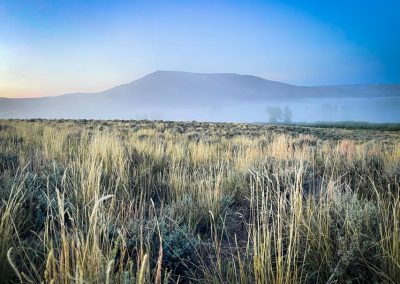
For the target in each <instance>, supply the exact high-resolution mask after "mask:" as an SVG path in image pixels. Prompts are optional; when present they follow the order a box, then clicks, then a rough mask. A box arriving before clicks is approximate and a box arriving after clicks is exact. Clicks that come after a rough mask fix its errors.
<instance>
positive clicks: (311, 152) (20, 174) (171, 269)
mask: <svg viewBox="0 0 400 284" xmlns="http://www.w3.org/2000/svg"><path fill="white" fill-rule="evenodd" d="M0 126H1V127H0V200H1V203H0V282H1V283H18V282H24V283H152V282H154V283H350V282H351V283H353V282H354V283H371V282H377V283H382V282H383V283H396V282H397V279H400V224H399V220H400V219H399V217H400V133H399V132H398V131H394V130H393V129H390V131H386V130H385V129H359V128H358V129H342V128H341V129H335V130H333V129H332V128H329V127H327V126H324V127H309V126H293V125H292V126H284V125H276V126H273V125H254V124H223V123H199V122H190V123H189V122H188V123H183V122H168V121H91V120H81V121H73V120H60V121H46V120H2V121H0Z"/></svg>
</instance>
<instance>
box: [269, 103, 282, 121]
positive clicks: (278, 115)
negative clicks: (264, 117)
mask: <svg viewBox="0 0 400 284" xmlns="http://www.w3.org/2000/svg"><path fill="white" fill-rule="evenodd" d="M267 113H268V116H269V118H268V121H269V122H270V123H277V122H278V121H279V120H281V119H282V109H281V107H279V106H270V107H268V108H267Z"/></svg>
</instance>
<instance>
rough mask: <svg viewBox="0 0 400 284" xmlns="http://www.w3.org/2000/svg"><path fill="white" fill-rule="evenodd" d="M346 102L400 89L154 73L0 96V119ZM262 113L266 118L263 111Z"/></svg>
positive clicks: (175, 116) (230, 111)
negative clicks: (76, 88) (116, 82)
mask: <svg viewBox="0 0 400 284" xmlns="http://www.w3.org/2000/svg"><path fill="white" fill-rule="evenodd" d="M349 99H354V100H356V101H357V100H358V101H360V100H361V101H362V102H364V101H365V100H367V101H368V100H371V99H373V100H376V99H378V100H380V101H382V100H383V101H384V102H385V103H387V101H388V102H389V105H391V106H393V103H390V102H391V101H392V100H394V101H395V103H394V105H396V106H397V103H398V101H399V100H400V85H383V84H379V85H343V86H314V87H304V86H295V85H290V84H285V83H280V82H275V81H270V80H266V79H263V78H260V77H256V76H250V75H238V74H233V73H215V74H202V73H189V72H177V71H157V72H154V73H151V74H149V75H147V76H145V77H143V78H141V79H138V80H135V81H133V82H130V83H128V84H124V85H120V86H117V87H114V88H111V89H109V90H106V91H103V92H99V93H76V94H66V95H62V96H58V97H42V98H30V99H7V98H0V118H95V119H131V118H133V119H138V118H150V119H151V118H156V119H172V120H229V121H253V120H257V121H259V119H258V118H257V116H255V115H254V113H252V112H253V111H252V109H254V110H256V109H257V111H258V112H263V109H265V108H266V106H267V105H282V106H283V105H289V106H291V105H292V104H298V103H300V104H303V105H304V106H305V109H304V110H305V111H306V110H307V102H310V103H311V102H312V103H311V104H315V103H316V102H321V104H323V105H325V104H328V105H329V104H331V105H332V107H333V108H335V102H339V107H340V106H341V103H340V102H343V101H346V100H349ZM358 103H360V102H358ZM352 104H354V103H352ZM374 104H375V103H374ZM252 106H254V108H253V107H252ZM260 107H262V109H260ZM336 107H338V104H336ZM364 107H365V106H364ZM235 112H237V113H236V114H235ZM261 115H262V116H265V117H266V114H265V111H264V113H262V114H261ZM262 116H261V117H262ZM344 118H346V117H344ZM350 118H351V117H350ZM322 119H323V118H322ZM333 119H334V117H333ZM338 119H339V118H338ZM340 119H343V117H340ZM303 120H308V119H307V117H306V118H305V119H303ZM330 120H331V119H330ZM375 120H376V119H375ZM378 120H379V119H378ZM385 120H396V121H398V120H400V118H399V117H398V114H397V116H396V113H394V118H389V119H385Z"/></svg>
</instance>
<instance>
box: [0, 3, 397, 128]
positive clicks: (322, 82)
mask: <svg viewBox="0 0 400 284" xmlns="http://www.w3.org/2000/svg"><path fill="white" fill-rule="evenodd" d="M399 10H400V2H398V1H396V2H395V1H390V2H388V3H379V2H374V1H362V2H361V1H352V2H351V3H348V1H335V2H332V3H322V2H321V3H316V2H315V3H314V2H313V3H310V2H309V1H292V0H284V1H246V2H243V1H229V2H228V1H218V2H217V3H216V2H215V1H201V2H200V1H199V2H197V3H193V2H190V3H188V2H186V1H168V3H166V2H164V1H152V3H151V5H150V4H147V3H139V2H137V1H115V2H113V3H111V2H108V1H91V0H89V1H57V2H54V1H1V2H0V35H4V36H2V37H1V40H0V118H102V119H109V118H110V119H111V118H114V119H140V118H148V119H166V120H202V121H240V122H242V121H243V122H255V121H257V122H262V121H268V120H269V119H270V117H269V115H268V114H267V112H266V110H267V109H268V108H271V107H275V108H280V109H282V110H283V109H286V110H288V112H290V114H291V115H290V120H292V121H317V120H329V121H332V120H362V121H371V122H398V121H400V115H399V111H398V109H399V107H400V103H399V96H400V91H399V83H400V68H399V67H398V66H400V55H399V52H398V50H399V47H400V34H399V31H400V25H399V21H398V16H397V11H399ZM155 70H180V71H181V72H176V71H161V72H154V71H155ZM238 74H244V75H238ZM124 82H131V83H128V84H124V85H121V84H123V83H124ZM62 94H68V95H62ZM60 95H62V96H60ZM38 97H49V98H40V99H34V98H38ZM50 97H51V98H50ZM53 97H55V98H53ZM21 98H23V99H21ZM272 120H273V119H272Z"/></svg>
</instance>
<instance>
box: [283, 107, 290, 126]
mask: <svg viewBox="0 0 400 284" xmlns="http://www.w3.org/2000/svg"><path fill="white" fill-rule="evenodd" d="M292 114H293V113H292V111H291V110H290V108H289V107H288V106H285V108H284V109H283V114H282V116H283V122H284V123H290V122H292Z"/></svg>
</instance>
